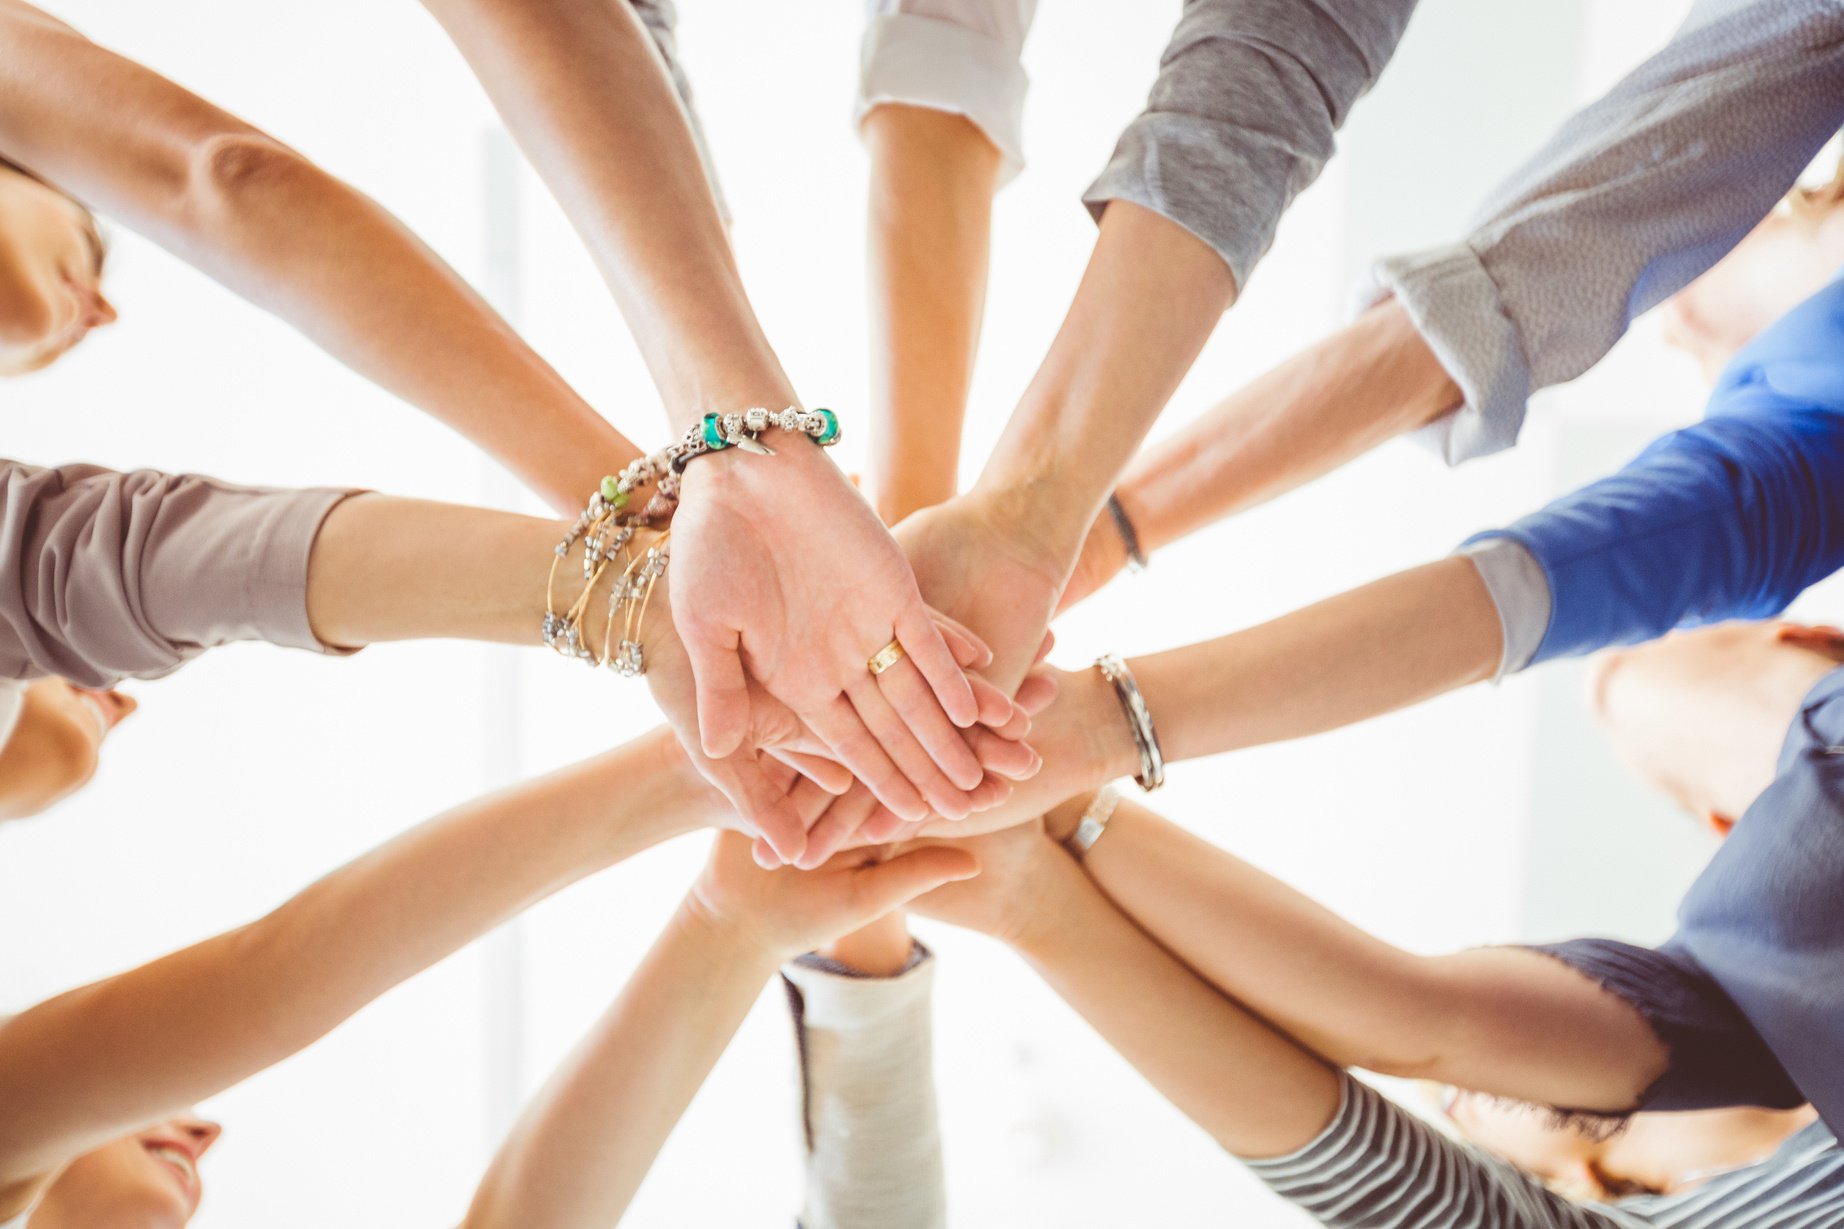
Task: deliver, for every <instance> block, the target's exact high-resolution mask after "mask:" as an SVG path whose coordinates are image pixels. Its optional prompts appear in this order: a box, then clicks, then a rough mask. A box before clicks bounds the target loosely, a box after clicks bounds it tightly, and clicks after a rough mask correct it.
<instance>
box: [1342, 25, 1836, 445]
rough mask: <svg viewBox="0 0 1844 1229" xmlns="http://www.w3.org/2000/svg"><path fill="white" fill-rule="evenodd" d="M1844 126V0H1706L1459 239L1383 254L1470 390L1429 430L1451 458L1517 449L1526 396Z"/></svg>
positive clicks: (1391, 280) (1388, 280) (1369, 294)
mask: <svg viewBox="0 0 1844 1229" xmlns="http://www.w3.org/2000/svg"><path fill="white" fill-rule="evenodd" d="M1840 124H1844V5H1840V4H1838V3H1837V2H1836V0H1702V3H1700V4H1699V5H1698V6H1697V7H1696V8H1695V9H1694V10H1693V11H1692V13H1691V15H1690V17H1689V19H1688V20H1687V21H1686V22H1685V24H1684V26H1683V27H1682V28H1681V29H1680V30H1679V31H1678V33H1677V34H1676V35H1675V36H1674V37H1673V38H1672V40H1671V42H1670V43H1669V44H1668V45H1667V46H1666V47H1664V48H1663V49H1662V50H1661V51H1659V52H1658V54H1657V55H1655V56H1653V57H1652V58H1651V59H1650V60H1648V61H1646V62H1645V63H1644V64H1642V65H1641V66H1640V67H1639V68H1637V69H1635V70H1634V71H1633V72H1632V73H1631V74H1629V75H1628V76H1627V77H1626V78H1625V79H1624V80H1622V81H1621V82H1620V83H1619V84H1618V85H1616V86H1615V87H1614V88H1613V89H1612V90H1611V91H1609V92H1608V94H1607V95H1606V96H1605V97H1603V98H1601V99H1600V100H1599V101H1597V102H1594V103H1592V104H1590V105H1589V106H1587V107H1585V108H1583V109H1582V110H1581V111H1580V112H1578V113H1577V114H1576V115H1575V116H1573V117H1572V118H1571V119H1569V120H1568V121H1567V122H1566V123H1565V124H1563V126H1562V127H1561V129H1560V130H1558V131H1557V133H1556V134H1555V136H1554V137H1552V138H1551V139H1550V141H1549V142H1548V143H1547V144H1546V145H1545V146H1544V147H1543V148H1542V149H1541V150H1539V151H1538V152H1537V154H1536V155H1535V156H1534V157H1532V158H1531V159H1530V160H1529V161H1528V162H1526V163H1525V164H1524V165H1523V167H1521V168H1520V169H1519V170H1518V171H1516V172H1515V173H1514V174H1513V175H1512V176H1511V177H1510V178H1509V179H1507V180H1506V181H1505V182H1504V183H1503V184H1501V185H1500V186H1499V188H1498V189H1497V190H1496V191H1495V192H1494V193H1493V194H1492V196H1491V198H1490V199H1488V200H1487V201H1486V203H1485V206H1484V208H1483V210H1482V212H1481V214H1480V220H1479V221H1478V222H1477V223H1476V224H1475V226H1474V228H1473V230H1472V233H1471V234H1470V235H1468V236H1467V238H1466V239H1465V240H1463V241H1461V242H1459V243H1455V244H1452V245H1450V246H1447V247H1442V248H1436V249H1433V250H1431V251H1427V252H1420V253H1415V254H1413V255H1408V256H1402V257H1397V258H1393V259H1390V260H1386V261H1383V262H1381V263H1380V264H1379V265H1377V266H1376V268H1375V269H1373V270H1372V273H1371V285H1370V286H1369V287H1368V289H1367V291H1366V293H1365V296H1364V297H1365V298H1367V299H1370V300H1375V299H1377V298H1380V297H1382V296H1384V295H1387V294H1393V295H1395V297H1396V298H1397V299H1399V300H1400V301H1401V302H1402V304H1403V305H1404V306H1405V307H1406V308H1407V310H1408V312H1409V315H1410V317H1411V318H1412V319H1413V320H1414V321H1415V324H1416V326H1417V327H1418V328H1419V329H1420V330H1421V333H1422V335H1423V337H1424V338H1426V339H1427V341H1428V343H1429V345H1430V346H1431V348H1432V349H1433V350H1434V353H1435V354H1436V356H1438V357H1439V359H1440V360H1441V364H1442V366H1444V367H1445V368H1446V369H1447V371H1448V373H1449V374H1450V375H1452V376H1453V378H1454V381H1455V383H1457V384H1458V385H1459V386H1460V388H1461V390H1462V392H1463V393H1464V396H1465V401H1464V404H1463V406H1462V408H1461V409H1460V410H1458V411H1457V412H1456V413H1454V414H1452V415H1449V416H1448V417H1447V418H1445V419H1443V420H1441V421H1440V422H1438V423H1435V424H1434V425H1433V426H1432V427H1430V428H1428V429H1427V431H1426V433H1425V435H1424V439H1425V441H1426V442H1428V443H1429V444H1431V445H1432V446H1434V447H1435V448H1437V449H1438V450H1439V451H1440V452H1441V453H1442V454H1443V456H1444V457H1445V458H1446V459H1447V461H1448V462H1449V463H1450V464H1453V463H1458V462H1460V461H1464V460H1467V459H1469V458H1471V457H1477V456H1483V455H1485V454H1487V453H1491V452H1496V451H1499V450H1500V449H1503V448H1508V447H1510V446H1511V445H1512V444H1513V443H1515V442H1516V440H1517V436H1518V432H1519V430H1520V428H1521V427H1522V426H1523V422H1524V410H1525V403H1526V402H1527V401H1528V400H1529V398H1530V395H1531V394H1532V393H1533V392H1535V391H1537V390H1538V389H1541V388H1545V387H1547V386H1549V385H1552V384H1559V383H1562V382H1564V381H1566V380H1572V379H1574V378H1575V377H1576V376H1578V375H1580V374H1582V373H1583V372H1584V371H1586V370H1587V369H1588V368H1590V367H1592V366H1593V365H1594V364H1595V363H1597V362H1599V361H1600V359H1601V357H1602V356H1603V355H1605V354H1606V353H1607V351H1608V350H1609V349H1610V348H1611V347H1612V346H1613V344H1614V343H1615V342H1616V341H1618V340H1619V339H1620V337H1621V335H1622V334H1624V333H1625V332H1626V329H1627V326H1628V325H1629V324H1630V323H1631V322H1632V320H1633V318H1634V317H1635V316H1637V315H1639V314H1640V313H1642V312H1644V311H1646V310H1648V309H1650V308H1652V307H1653V306H1655V305H1657V304H1658V303H1660V302H1662V301H1663V300H1664V299H1666V298H1668V297H1669V296H1670V295H1672V294H1675V293H1676V292H1677V291H1678V290H1680V289H1682V288H1683V287H1684V286H1685V285H1687V284H1688V283H1690V282H1691V281H1692V280H1693V279H1695V278H1696V277H1697V276H1698V275H1699V274H1701V273H1702V272H1703V271H1704V270H1705V269H1707V268H1709V267H1710V266H1711V265H1713V264H1715V263H1716V261H1718V260H1720V259H1721V258H1722V256H1723V255H1724V254H1725V253H1727V252H1728V251H1729V250H1730V249H1731V248H1733V247H1734V246H1735V245H1736V244H1737V243H1739V242H1740V241H1741V239H1742V237H1743V236H1745V235H1746V234H1747V233H1748V232H1749V231H1750V230H1752V229H1753V228H1754V227H1755V225H1756V224H1757V223H1759V222H1760V220H1761V219H1762V218H1763V217H1765V216H1766V215H1767V213H1768V212H1769V211H1770V210H1771V209H1772V208H1773V207H1774V205H1775V203H1776V202H1778V201H1779V200H1780V198H1781V197H1782V196H1784V195H1785V193H1786V192H1787V190H1788V189H1789V188H1791V187H1792V185H1793V183H1794V181H1795V180H1796V179H1797V177H1798V176H1799V173H1800V172H1801V171H1802V170H1804V169H1805V167H1806V165H1807V164H1808V163H1809V162H1810V161H1811V160H1812V158H1813V157H1814V156H1815V155H1816V154H1817V153H1818V152H1819V150H1820V149H1821V148H1822V147H1823V145H1824V144H1825V142H1826V141H1827V140H1829V139H1830V138H1831V136H1832V135H1833V134H1834V133H1835V132H1836V131H1837V130H1838V127H1839V125H1840Z"/></svg>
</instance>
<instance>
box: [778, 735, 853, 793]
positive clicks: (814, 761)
mask: <svg viewBox="0 0 1844 1229" xmlns="http://www.w3.org/2000/svg"><path fill="white" fill-rule="evenodd" d="M768 753H769V754H770V755H772V756H774V757H775V758H776V759H778V760H780V761H781V762H782V763H783V764H786V765H787V766H788V767H789V768H792V769H793V770H794V771H795V772H797V773H799V774H800V775H801V776H803V777H805V778H806V779H807V780H809V781H811V782H813V784H815V785H817V786H819V787H820V788H821V789H823V790H825V791H826V792H827V793H828V794H833V795H838V794H843V793H844V792H845V791H846V790H848V789H850V788H851V787H852V782H853V781H855V780H857V778H856V777H854V776H852V774H851V770H850V769H848V768H847V767H846V766H845V765H843V764H841V763H839V762H838V761H837V760H829V759H827V758H826V757H825V756H823V755H808V754H807V753H806V752H804V751H792V750H789V749H788V748H786V747H770V748H768Z"/></svg>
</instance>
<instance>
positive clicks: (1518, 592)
mask: <svg viewBox="0 0 1844 1229" xmlns="http://www.w3.org/2000/svg"><path fill="white" fill-rule="evenodd" d="M1459 553H1460V554H1461V555H1463V556H1465V557H1466V558H1468V559H1470V560H1472V561H1473V566H1474V567H1475V568H1477V569H1478V570H1479V579H1481V580H1483V581H1484V582H1485V588H1486V592H1487V593H1490V594H1491V595H1492V605H1493V606H1494V607H1496V608H1497V610H1498V629H1499V631H1500V632H1501V633H1503V635H1504V643H1505V647H1504V651H1503V652H1502V653H1501V654H1500V655H1499V658H1498V669H1497V671H1495V672H1494V673H1493V675H1492V681H1493V682H1497V681H1498V680H1499V679H1502V678H1504V677H1505V676H1506V675H1508V674H1516V673H1517V672H1518V671H1519V670H1522V669H1523V668H1524V667H1525V666H1528V665H1529V664H1530V659H1531V658H1533V657H1535V656H1536V655H1537V648H1538V646H1539V645H1541V644H1542V643H1543V633H1544V632H1546V631H1548V630H1549V613H1550V605H1551V597H1550V591H1549V577H1547V576H1545V575H1544V574H1543V565H1542V564H1540V563H1538V562H1537V559H1536V556H1534V555H1532V554H1531V553H1530V551H1529V550H1528V549H1526V548H1525V546H1524V544H1523V543H1521V542H1519V541H1517V540H1516V539H1514V538H1487V539H1485V540H1484V541H1482V542H1473V543H1469V544H1468V545H1466V546H1463V547H1461V548H1460V551H1459Z"/></svg>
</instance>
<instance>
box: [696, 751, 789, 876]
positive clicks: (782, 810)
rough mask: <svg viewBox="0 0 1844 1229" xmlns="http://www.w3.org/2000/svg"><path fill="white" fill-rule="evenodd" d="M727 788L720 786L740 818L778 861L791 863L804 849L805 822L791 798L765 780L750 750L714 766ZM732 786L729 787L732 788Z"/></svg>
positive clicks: (764, 774) (766, 776)
mask: <svg viewBox="0 0 1844 1229" xmlns="http://www.w3.org/2000/svg"><path fill="white" fill-rule="evenodd" d="M717 767H718V768H720V769H721V775H723V776H725V777H728V778H729V780H730V782H731V787H721V788H723V789H724V793H725V794H726V795H728V796H729V798H730V801H731V802H733V803H735V804H736V809H737V812H738V813H739V814H741V815H742V817H743V821H744V822H745V823H747V824H748V825H749V826H750V827H751V828H753V829H755V830H756V832H757V834H758V835H760V836H761V837H762V838H763V839H764V840H766V841H767V842H768V844H769V846H770V848H772V849H773V850H774V853H775V856H776V858H777V860H778V862H779V863H782V864H792V863H793V862H795V861H796V860H798V859H799V857H800V855H801V854H802V853H803V852H805V851H806V848H807V825H806V824H804V823H802V822H801V819H800V814H799V812H798V811H796V810H795V808H794V803H793V801H792V800H791V799H790V798H789V797H788V793H787V791H786V790H783V789H776V788H775V786H774V784H773V783H772V782H771V781H769V779H768V775H767V774H766V773H764V772H763V771H762V766H761V765H760V764H759V763H757V762H756V759H755V756H754V754H753V753H744V754H742V755H734V756H731V757H730V758H728V759H726V760H724V761H722V762H721V763H720V764H719V765H718V766H717ZM732 787H733V788H732Z"/></svg>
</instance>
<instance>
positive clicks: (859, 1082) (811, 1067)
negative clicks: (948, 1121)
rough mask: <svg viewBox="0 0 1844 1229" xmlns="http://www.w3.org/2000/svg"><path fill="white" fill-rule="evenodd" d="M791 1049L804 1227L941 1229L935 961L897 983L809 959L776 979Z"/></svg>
mask: <svg viewBox="0 0 1844 1229" xmlns="http://www.w3.org/2000/svg"><path fill="white" fill-rule="evenodd" d="M782 976H783V977H784V978H785V979H786V982H787V986H788V1000H789V1004H790V1006H791V1007H792V1009H793V1012H794V1027H795V1033H796V1036H797V1038H798V1040H799V1043H800V1058H801V1069H802V1070H801V1075H802V1081H801V1084H802V1106H801V1110H802V1115H801V1116H802V1126H803V1128H804V1132H805V1136H806V1143H807V1188H806V1199H805V1206H804V1207H803V1209H802V1212H801V1217H800V1226H801V1229H856V1227H857V1226H864V1225H876V1226H877V1227H878V1229H941V1227H942V1226H943V1225H945V1224H946V1223H947V1182H946V1178H945V1175H944V1171H943V1166H942V1158H941V1128H940V1122H939V1111H938V1109H937V1108H936V1104H935V1073H934V1058H933V1045H934V1042H933V1033H932V1021H931V1019H930V1009H931V1003H932V990H933V987H934V981H935V962H934V958H933V957H932V956H930V955H929V953H928V950H927V949H926V948H924V947H922V945H921V944H916V946H915V950H914V954H913V956H912V957H911V962H910V966H909V968H908V969H906V970H905V971H903V972H902V973H899V974H897V975H896V976H895V977H865V976H861V975H858V974H855V973H853V972H851V971H850V970H848V969H846V968H844V967H843V966H841V965H837V964H834V963H833V962H831V961H827V960H825V959H823V958H820V957H817V956H806V957H802V958H801V959H800V960H798V961H796V962H795V963H793V964H791V965H789V966H787V967H786V968H785V969H783V970H782Z"/></svg>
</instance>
